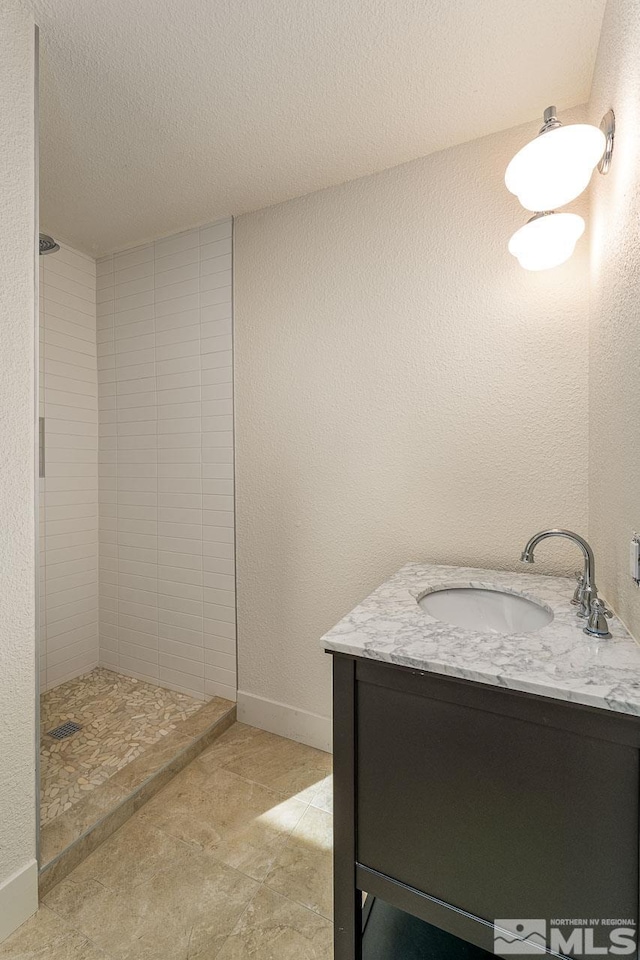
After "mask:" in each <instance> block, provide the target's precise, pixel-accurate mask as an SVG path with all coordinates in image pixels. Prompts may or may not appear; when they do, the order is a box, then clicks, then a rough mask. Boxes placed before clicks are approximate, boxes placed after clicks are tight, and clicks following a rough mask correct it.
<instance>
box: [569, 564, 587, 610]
mask: <svg viewBox="0 0 640 960" xmlns="http://www.w3.org/2000/svg"><path fill="white" fill-rule="evenodd" d="M574 577H575V578H576V580H577V581H578V583H577V585H576V589H575V590H574V591H573V597H572V598H571V603H572V604H573V605H574V607H579V606H581V604H582V597H583V595H584V572H580V571H579V570H578V571H576V573H574Z"/></svg>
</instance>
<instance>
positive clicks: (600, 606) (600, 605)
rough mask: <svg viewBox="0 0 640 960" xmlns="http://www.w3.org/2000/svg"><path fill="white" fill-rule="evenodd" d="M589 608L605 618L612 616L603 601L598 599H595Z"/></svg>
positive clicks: (611, 612) (611, 611)
mask: <svg viewBox="0 0 640 960" xmlns="http://www.w3.org/2000/svg"><path fill="white" fill-rule="evenodd" d="M591 608H592V609H593V610H596V611H597V612H598V613H601V614H602V615H603V616H605V617H612V616H613V610H609V608H608V607H607V605H606V603H605V602H604V600H601V599H600V597H596V599H595V600H594V601H593V603H592V604H591Z"/></svg>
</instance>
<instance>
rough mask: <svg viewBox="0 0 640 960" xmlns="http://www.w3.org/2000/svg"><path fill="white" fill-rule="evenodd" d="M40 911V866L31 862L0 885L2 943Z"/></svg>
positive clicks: (0, 936)
mask: <svg viewBox="0 0 640 960" xmlns="http://www.w3.org/2000/svg"><path fill="white" fill-rule="evenodd" d="M37 909H38V864H37V863H36V861H35V860H31V862H30V863H28V864H27V865H26V867H22V869H21V870H18V871H17V872H16V873H14V874H13V875H12V876H10V877H9V878H8V879H7V880H5V881H4V883H2V884H0V943H2V941H3V940H6V938H7V937H8V936H9V934H10V933H13V931H14V930H17V929H18V927H19V926H20V925H21V924H23V923H24V922H25V920H28V919H29V917H30V916H31V914H33V913H35V912H36V910H37Z"/></svg>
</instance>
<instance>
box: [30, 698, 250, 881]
mask: <svg viewBox="0 0 640 960" xmlns="http://www.w3.org/2000/svg"><path fill="white" fill-rule="evenodd" d="M226 703H228V709H227V710H226V711H225V712H224V713H222V715H220V714H219V709H220V706H221V705H223V704H226ZM216 706H217V707H218V714H219V715H218V716H217V717H216V719H215V720H214V721H213V722H212V723H209V724H208V725H207V726H205V727H203V728H202V729H200V730H199V731H198V733H197V734H195V735H192V736H189V733H188V728H189V727H190V726H191V727H193V726H200V725H201V724H202V721H203V719H206V713H207V712H208V709H210V708H212V707H216ZM203 715H204V716H203ZM235 722H236V704H235V703H231V701H223V700H221V699H220V698H216V700H215V701H212V702H211V703H209V704H205V705H204V706H203V707H202V710H200V711H198V713H197V714H194V715H193V717H191V718H189V720H187V721H185V723H184V724H183V726H182V729H180V730H177V731H175V732H174V733H172V734H170V735H169V736H167V737H166V738H165V739H164V740H161V741H160V742H159V743H157V744H154V745H153V746H151V747H149V749H148V750H146V751H145V752H144V753H143V754H142V755H141V756H140V757H137V758H136V760H134V761H132V762H131V763H130V764H128V766H126V767H124V768H123V769H122V770H120V771H118V773H116V774H114V776H113V777H110V778H109V779H108V780H107V781H105V783H104V784H103V785H102V786H101V787H97V788H96V789H95V790H94V791H92V792H91V793H90V794H88V796H87V797H86V798H85V799H84V801H81V804H82V803H86V804H87V805H89V804H90V805H91V807H93V806H96V805H97V806H98V807H100V802H101V792H103V793H105V794H106V793H107V792H108V793H110V794H112V793H113V790H114V789H118V786H119V781H121V780H123V781H127V780H131V779H132V778H133V779H134V781H135V780H136V768H137V767H142V768H144V767H146V768H147V772H146V774H143V773H141V774H140V775H139V782H135V785H134V786H130V788H129V790H128V792H123V793H122V796H121V797H119V798H118V799H117V800H115V801H114V802H113V804H112V805H110V806H109V807H108V808H105V809H102V810H100V811H99V812H96V814H95V819H94V820H92V822H90V823H89V824H87V825H85V826H84V827H83V828H82V830H81V831H80V832H79V835H78V836H77V837H75V838H74V839H72V840H70V841H69V842H67V843H66V844H65V845H64V847H63V848H62V849H60V850H59V851H58V852H53V853H50V854H49V859H48V860H47V861H46V863H44V864H42V865H41V867H40V870H39V879H38V892H39V896H40V897H41V898H42V897H44V896H45V895H46V894H47V893H49V892H50V891H51V890H52V889H53V887H55V886H56V884H58V883H60V881H61V880H64V879H65V877H67V876H68V875H69V873H71V871H72V870H74V869H75V868H76V867H77V866H78V865H79V864H81V863H82V861H83V860H85V859H86V858H87V857H88V856H89V854H91V853H93V851H94V850H96V849H97V848H98V847H99V846H100V844H102V843H104V841H105V840H107V839H108V838H109V837H110V836H111V835H112V834H113V833H115V832H116V830H119V829H120V827H121V826H122V825H123V824H124V823H126V821H127V820H128V819H129V818H130V817H131V816H133V814H134V813H136V812H137V811H138V810H139V809H140V808H141V807H143V806H144V805H145V803H147V802H148V801H149V800H150V799H151V798H152V797H154V796H155V794H156V793H158V791H159V790H161V789H162V788H163V787H164V786H166V785H167V784H168V783H169V782H170V781H171V780H172V779H173V778H174V777H175V776H176V774H178V773H180V771H181V770H184V768H185V767H186V766H187V765H188V764H189V763H191V761H192V760H195V758H196V757H197V756H199V754H201V753H202V752H203V750H206V748H207V747H208V746H210V744H212V743H214V742H215V741H216V740H217V739H218V737H220V736H222V734H223V733H224V732H225V731H226V730H228V729H229V727H230V726H232V724H234V723H235ZM185 728H186V729H187V732H186V733H185ZM167 753H170V754H171V755H170V757H169V759H164V758H165V757H166V755H167ZM154 758H157V762H158V766H157V769H154V770H153V771H152V772H151V773H149V772H148V767H149V765H150V764H153V761H154ZM161 758H162V759H161ZM81 804H77V805H76V806H75V807H71V809H70V810H68V811H66V813H65V814H62V815H61V816H60V817H58V818H56V820H53V821H51V823H49V824H46V825H45V826H44V827H43V828H42V832H41V842H42V847H43V849H44V850H45V851H46V847H47V846H54V847H55V846H60V841H58V843H57V844H56V840H55V832H56V831H57V832H59V831H60V827H61V825H62V823H63V822H64V818H65V817H67V816H68V817H69V819H73V818H74V817H75V818H77V817H78V814H79V813H81V810H78V809H77V808H80V807H81ZM45 855H46V854H45Z"/></svg>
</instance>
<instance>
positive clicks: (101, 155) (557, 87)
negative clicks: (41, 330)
mask: <svg viewBox="0 0 640 960" xmlns="http://www.w3.org/2000/svg"><path fill="white" fill-rule="evenodd" d="M35 6H36V18H37V21H38V22H39V24H40V29H41V35H40V36H41V224H42V229H43V230H46V231H47V232H50V233H52V234H53V235H58V236H60V237H62V238H63V239H65V240H66V241H68V242H70V243H72V244H74V245H76V246H77V247H79V248H81V249H82V250H85V251H86V252H87V253H92V254H95V255H99V254H103V253H108V252H111V251H113V250H117V249H121V248H123V247H127V246H131V245H133V244H136V243H139V242H141V241H144V240H147V239H150V238H153V237H158V236H162V235H165V234H169V233H172V232H174V231H178V230H181V229H185V228H187V227H190V226H195V225H196V224H199V223H204V222H207V221H211V220H214V219H216V218H218V217H223V216H226V215H228V214H239V213H244V212H246V211H249V210H254V209H258V208H260V207H264V206H267V205H269V204H272V203H276V202H278V201H281V200H285V199H288V198H291V197H294V196H299V195H301V194H304V193H308V192H310V191H313V190H317V189H320V188H322V187H326V186H329V185H331V184H335V183H339V182H342V181H345V180H350V179H353V178H355V177H360V176H363V175H365V174H368V173H373V172H374V171H378V170H382V169H385V168H386V167H391V166H393V165H395V164H397V163H401V162H403V161H405V160H410V159H413V158H415V157H418V156H423V155H426V154H429V153H432V152H433V151H435V150H440V149H442V148H444V147H448V146H451V145H453V144H456V143H462V142H464V141H466V140H471V139H474V138H475V137H480V136H483V135H484V134H488V133H493V132H495V131H497V130H501V129H505V128H507V127H511V126H513V125H515V124H518V123H521V122H524V121H526V120H531V119H533V118H535V117H536V116H538V115H540V114H541V112H542V109H543V108H544V107H545V106H547V104H549V103H551V102H553V103H556V104H557V105H558V106H559V107H560V108H563V107H568V106H572V105H574V104H577V103H581V102H583V101H585V100H586V99H587V98H588V95H589V88H590V83H591V73H592V68H593V63H594V60H595V53H596V48H597V42H598V36H599V32H600V25H601V20H602V13H603V9H604V0H564V2H563V3H558V2H557V0H455V2H454V0H321V2H318V0H180V2H178V0H135V2H133V0H101V2H97V0H35Z"/></svg>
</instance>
